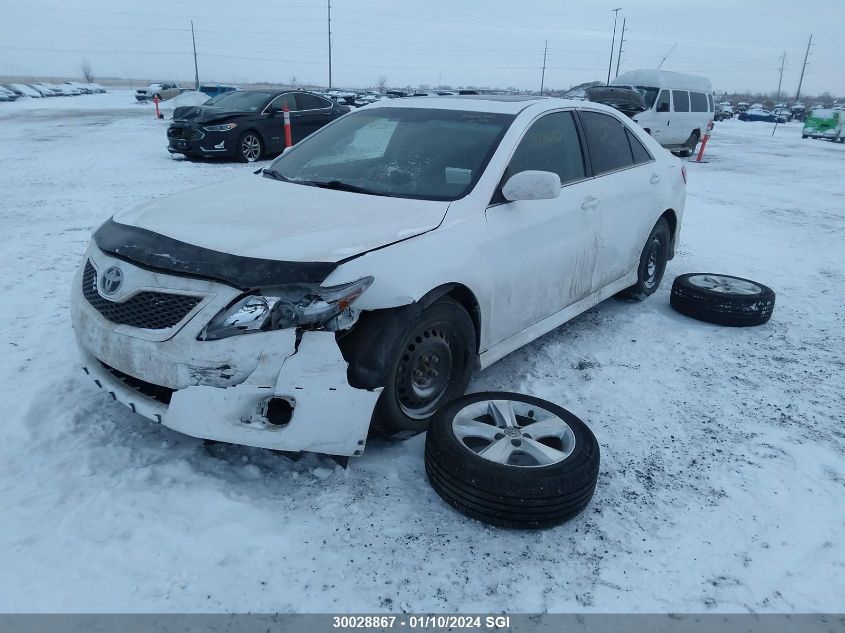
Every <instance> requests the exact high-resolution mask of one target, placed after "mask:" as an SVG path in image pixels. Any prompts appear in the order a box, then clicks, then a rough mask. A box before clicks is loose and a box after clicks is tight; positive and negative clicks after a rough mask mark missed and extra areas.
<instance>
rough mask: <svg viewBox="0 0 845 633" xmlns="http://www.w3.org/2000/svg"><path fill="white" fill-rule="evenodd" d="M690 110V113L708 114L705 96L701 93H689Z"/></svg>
mask: <svg viewBox="0 0 845 633" xmlns="http://www.w3.org/2000/svg"><path fill="white" fill-rule="evenodd" d="M689 97H690V110H691V111H692V112H710V109H709V108H710V106H709V105H708V104H707V95H706V94H704V93H703V92H691V93H689Z"/></svg>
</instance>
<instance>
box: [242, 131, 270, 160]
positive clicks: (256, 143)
mask: <svg viewBox="0 0 845 633" xmlns="http://www.w3.org/2000/svg"><path fill="white" fill-rule="evenodd" d="M263 153H264V146H263V144H262V143H261V137H260V136H258V134H256V133H255V132H244V133H243V135H242V136H241V138H240V140H239V141H238V158H239V159H240V160H241V162H244V163H254V162H255V161H257V160H258V159H259V158H261V155H262V154H263Z"/></svg>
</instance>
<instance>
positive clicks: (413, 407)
mask: <svg viewBox="0 0 845 633" xmlns="http://www.w3.org/2000/svg"><path fill="white" fill-rule="evenodd" d="M475 352H476V350H475V327H474V325H473V323H472V319H471V318H470V316H469V314H467V311H466V310H465V309H464V307H463V306H462V305H461V304H460V303H458V302H457V301H455V300H454V299H451V298H449V297H444V298H442V299H439V300H438V301H436V302H435V303H433V304H432V305H431V306H430V307H428V308H427V309H425V310H423V311H422V312H420V313H419V314H418V315H417V317H416V318H415V319H414V320H413V322H412V323H411V324H410V327H409V328H408V331H407V334H406V335H405V336H404V338H403V339H402V342H401V344H400V345H399V347H398V353H397V357H396V359H395V360H394V362H393V365H392V367H391V369H390V372H389V373H388V376H387V380H386V381H385V387H384V390H383V391H382V393H381V396H380V397H379V401H378V404H377V405H376V410H375V412H374V413H373V425H374V427H375V428H376V430H378V431H381V432H382V433H385V434H387V435H395V434H397V433H401V432H410V433H418V432H420V431H425V430H426V429H427V428H428V424H429V421H430V420H431V418H432V417H433V416H434V414H435V413H436V412H437V410H438V409H439V408H440V407H441V406H443V405H444V404H446V403H447V402H449V401H450V400H452V399H454V398H457V397H458V396H461V395H463V393H464V392H465V391H466V388H467V385H468V384H469V379H470V375H471V374H472V363H473V358H474V357H475Z"/></svg>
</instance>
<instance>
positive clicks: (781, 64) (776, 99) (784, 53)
mask: <svg viewBox="0 0 845 633" xmlns="http://www.w3.org/2000/svg"><path fill="white" fill-rule="evenodd" d="M778 61H779V62H780V79H778V96H777V97H775V101H776V102H780V87H781V86H782V85H783V67H784V66H785V65H786V51H783V55H781V56H780V57H778Z"/></svg>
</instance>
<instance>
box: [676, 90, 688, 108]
mask: <svg viewBox="0 0 845 633" xmlns="http://www.w3.org/2000/svg"><path fill="white" fill-rule="evenodd" d="M672 102H673V103H674V104H675V107H674V110H675V112H689V93H688V92H687V91H686V90H673V91H672Z"/></svg>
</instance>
